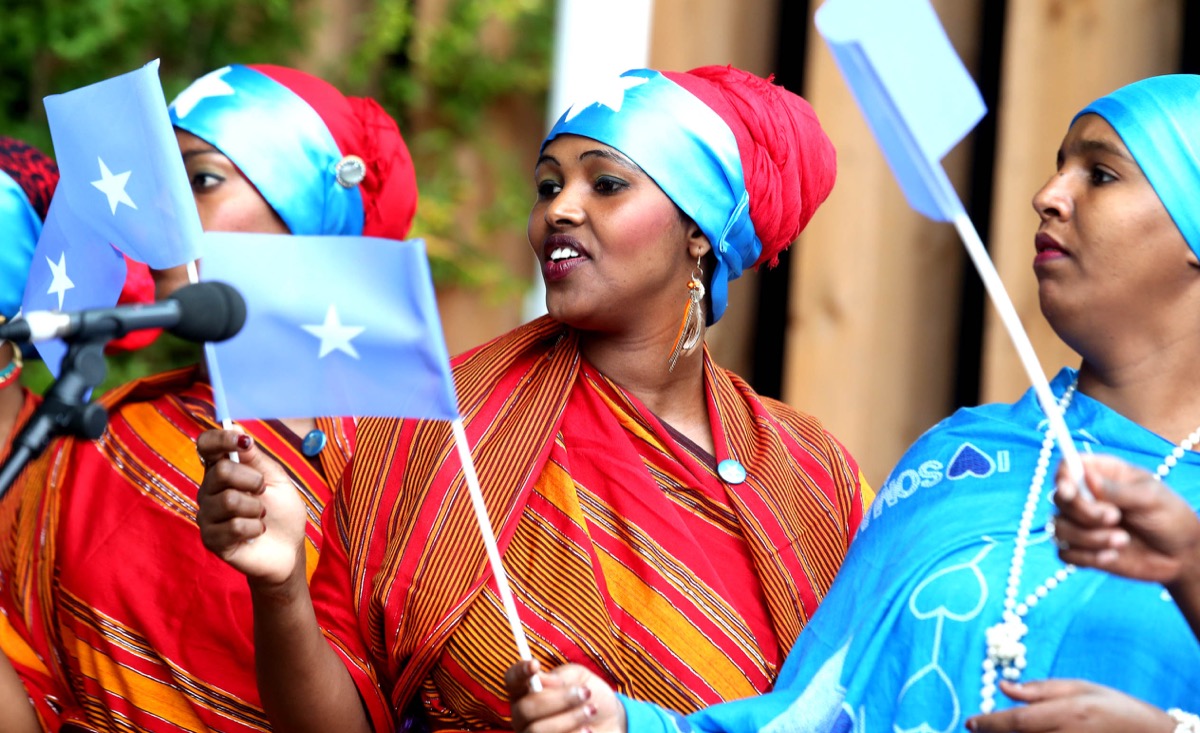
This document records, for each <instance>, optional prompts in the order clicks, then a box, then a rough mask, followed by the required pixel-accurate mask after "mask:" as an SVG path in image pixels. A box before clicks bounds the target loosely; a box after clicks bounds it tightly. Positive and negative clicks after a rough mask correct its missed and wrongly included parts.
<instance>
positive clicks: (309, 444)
mask: <svg viewBox="0 0 1200 733" xmlns="http://www.w3.org/2000/svg"><path fill="white" fill-rule="evenodd" d="M326 442H327V441H326V438H325V433H323V432H321V431H320V430H310V431H308V435H305V436H304V442H302V443H301V444H300V450H301V451H302V452H303V453H304V455H306V456H308V457H309V458H312V457H313V456H315V455H317V454H318V453H320V452H321V451H323V450H325V443H326Z"/></svg>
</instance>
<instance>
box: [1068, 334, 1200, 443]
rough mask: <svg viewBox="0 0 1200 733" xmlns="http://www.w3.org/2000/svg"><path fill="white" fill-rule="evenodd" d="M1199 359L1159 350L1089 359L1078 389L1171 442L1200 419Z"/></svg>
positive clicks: (1178, 438) (1180, 436) (1082, 366)
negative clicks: (1130, 357) (1120, 359)
mask: <svg viewBox="0 0 1200 733" xmlns="http://www.w3.org/2000/svg"><path fill="white" fill-rule="evenodd" d="M1195 365H1196V361H1195V360H1192V359H1190V358H1172V355H1171V354H1164V353H1158V354H1155V355H1153V356H1152V357H1150V358H1145V359H1140V360H1136V361H1132V362H1127V363H1124V364H1119V365H1113V364H1106V363H1103V362H1099V361H1096V360H1088V359H1085V360H1084V362H1083V364H1082V365H1081V366H1080V368H1079V387H1078V389H1079V391H1080V392H1082V393H1083V394H1086V395H1087V396H1088V397H1091V398H1092V399H1094V400H1096V401H1098V402H1101V403H1103V404H1105V405H1107V406H1108V407H1110V408H1112V409H1113V410H1115V411H1116V412H1118V413H1120V414H1121V415H1123V416H1125V417H1127V418H1129V419H1130V420H1133V421H1134V422H1136V423H1137V424H1139V425H1141V426H1142V427H1144V428H1146V429H1147V430H1150V431H1151V432H1153V433H1155V434H1156V435H1159V436H1161V437H1163V438H1165V439H1166V440H1169V441H1171V442H1178V441H1180V440H1181V439H1183V438H1184V437H1185V436H1187V435H1188V434H1189V433H1191V432H1192V431H1193V430H1195V429H1196V427H1197V425H1200V389H1195V388H1193V386H1192V385H1194V380H1195V376H1194V375H1195Z"/></svg>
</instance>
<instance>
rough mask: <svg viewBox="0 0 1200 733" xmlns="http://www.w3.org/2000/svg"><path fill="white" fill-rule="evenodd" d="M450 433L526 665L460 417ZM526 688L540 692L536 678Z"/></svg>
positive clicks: (525, 646) (522, 639) (517, 620)
mask: <svg viewBox="0 0 1200 733" xmlns="http://www.w3.org/2000/svg"><path fill="white" fill-rule="evenodd" d="M450 428H451V429H452V430H453V431H454V445H455V447H456V448H457V449H458V458H459V460H460V461H461V462H462V466H463V473H465V474H466V477H467V490H468V493H470V495H471V506H472V507H473V508H474V509H475V519H476V521H477V522H478V523H479V534H480V535H481V536H482V537H483V546H484V549H485V550H487V558H488V565H489V566H491V569H492V575H494V576H495V577H496V591H497V592H498V593H499V594H500V602H501V603H502V604H503V605H504V613H505V615H506V616H508V626H509V628H510V629H511V630H512V635H513V641H515V642H516V644H517V654H518V655H519V656H520V657H521V659H522V660H523V661H526V662H528V661H530V660H532V659H533V655H532V654H531V653H530V651H529V641H528V640H527V639H526V638H525V627H524V626H522V625H521V619H520V618H519V617H518V616H517V604H516V603H515V602H514V601H513V596H512V591H511V590H510V589H509V587H508V574H507V573H506V572H505V571H504V565H503V563H501V561H500V548H499V547H497V546H496V534H495V532H493V531H492V522H491V520H490V519H488V513H487V506H486V505H485V504H484V503H483V491H482V490H481V489H480V488H479V477H478V476H477V475H476V474H475V461H474V459H472V458H471V450H470V448H469V447H468V446H467V432H466V430H464V429H463V422H462V418H461V417H456V418H454V419H453V420H451V421H450ZM529 688H530V689H531V690H532V691H533V692H541V691H542V682H541V680H539V679H538V678H537V677H533V678H531V679H530V680H529Z"/></svg>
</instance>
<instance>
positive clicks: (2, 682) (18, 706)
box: [0, 654, 42, 733]
mask: <svg viewBox="0 0 1200 733" xmlns="http://www.w3.org/2000/svg"><path fill="white" fill-rule="evenodd" d="M41 730H42V728H41V725H40V724H39V723H38V719H37V713H36V712H35V711H34V709H33V703H31V702H30V701H29V694H28V693H27V692H26V691H25V685H24V684H22V682H21V678H20V677H18V676H17V671H16V670H15V669H13V666H12V662H10V661H9V660H8V657H6V656H4V655H3V654H0V733H41Z"/></svg>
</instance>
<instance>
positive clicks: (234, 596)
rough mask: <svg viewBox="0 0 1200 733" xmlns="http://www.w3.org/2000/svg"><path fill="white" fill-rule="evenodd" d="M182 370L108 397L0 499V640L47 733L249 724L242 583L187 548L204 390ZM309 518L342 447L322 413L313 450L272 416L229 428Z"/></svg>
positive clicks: (313, 534)
mask: <svg viewBox="0 0 1200 733" xmlns="http://www.w3.org/2000/svg"><path fill="white" fill-rule="evenodd" d="M198 378H199V372H198V371H196V370H194V369H187V370H179V371H175V372H169V373H166V374H163V375H159V376H156V377H152V378H149V379H146V380H141V381H139V382H135V383H134V384H132V385H130V386H128V387H126V388H123V389H121V390H120V391H119V392H116V393H110V394H109V395H106V396H105V398H104V401H105V402H106V404H107V406H108V408H109V427H108V431H107V432H106V433H105V435H104V437H102V438H101V439H100V440H99V441H95V442H89V441H82V440H75V439H62V440H58V441H56V442H55V443H54V444H53V445H51V447H50V449H49V450H47V452H46V454H45V455H43V456H42V457H41V458H40V459H39V460H38V461H36V462H35V463H33V464H31V466H30V468H29V470H28V471H26V473H25V474H23V476H22V478H21V479H20V480H19V481H18V483H17V485H15V486H14V488H13V491H12V492H10V493H9V495H8V496H6V497H5V499H4V500H3V502H0V611H3V614H2V615H0V648H2V649H3V650H4V652H5V653H7V654H8V655H9V656H10V657H11V658H12V659H13V662H14V666H15V667H16V668H17V671H18V673H19V674H20V675H21V677H22V679H23V681H24V682H25V685H26V688H27V690H28V691H29V693H30V695H31V697H32V699H33V700H34V703H35V706H36V707H37V709H38V713H39V716H40V718H41V719H42V723H43V726H44V727H45V728H46V729H47V730H51V731H56V730H59V729H60V728H64V727H70V728H72V729H75V730H85V731H132V730H139V731H210V730H211V731H239V732H240V731H262V730H267V729H268V724H267V721H266V718H265V716H264V714H263V712H262V710H261V706H260V703H259V698H258V693H257V689H256V684H255V677H254V648H253V638H252V629H251V612H250V598H249V592H248V590H247V587H246V581H245V578H244V577H243V576H242V575H241V574H239V573H238V572H237V571H235V570H233V569H232V568H230V567H229V566H228V565H226V564H225V563H224V562H223V561H222V560H220V559H219V558H217V557H216V556H214V555H212V554H211V553H209V552H208V551H207V550H205V549H204V547H203V546H202V545H201V543H200V535H199V531H198V530H197V528H196V523H195V513H196V490H197V485H198V481H199V480H200V479H201V478H202V475H203V474H202V467H201V465H200V461H199V457H198V456H197V454H196V447H195V439H196V436H198V435H199V434H200V433H201V432H203V431H204V430H207V429H210V428H213V427H216V423H215V421H214V417H213V409H212V395H211V390H210V389H209V387H208V385H206V384H204V383H202V382H200V381H197V380H198ZM242 425H243V427H244V428H245V429H246V431H247V432H248V433H250V434H251V435H253V436H254V439H255V441H256V442H257V443H258V445H259V446H260V447H261V448H263V449H265V450H266V451H267V452H268V453H270V454H271V455H272V456H274V457H275V459H276V460H277V461H279V462H280V463H281V464H282V465H283V466H284V467H285V469H286V470H288V471H289V473H290V475H291V477H292V478H293V480H294V481H295V483H296V485H297V486H298V487H299V488H300V491H301V494H302V496H303V497H304V500H305V502H306V504H307V506H308V511H309V527H308V541H307V544H306V550H307V552H308V564H309V567H310V570H311V568H313V567H314V566H315V564H316V555H317V551H318V549H319V547H320V544H321V532H320V528H319V519H320V513H321V511H322V509H323V507H324V505H325V504H326V503H327V502H328V501H329V498H330V495H331V493H332V490H331V482H329V481H327V480H326V476H329V477H331V478H333V479H334V480H337V479H340V476H341V473H342V470H343V469H344V467H345V464H346V462H347V460H348V459H349V455H350V453H351V452H352V450H353V445H354V441H355V423H354V421H353V420H348V419H336V420H331V419H325V418H322V419H320V420H319V421H318V426H319V427H321V428H322V429H324V430H325V431H326V433H327V434H328V436H329V443H328V446H327V447H326V448H325V450H324V451H322V453H321V454H320V459H319V460H313V459H308V458H306V457H305V456H304V455H303V454H302V453H301V452H300V448H299V439H298V438H297V437H296V436H295V435H293V434H292V433H291V432H290V431H289V430H287V429H286V428H284V427H283V426H282V424H280V423H275V422H256V421H248V422H245V423H243V424H242Z"/></svg>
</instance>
